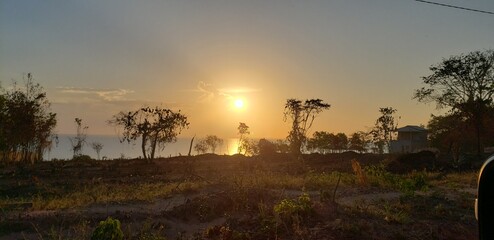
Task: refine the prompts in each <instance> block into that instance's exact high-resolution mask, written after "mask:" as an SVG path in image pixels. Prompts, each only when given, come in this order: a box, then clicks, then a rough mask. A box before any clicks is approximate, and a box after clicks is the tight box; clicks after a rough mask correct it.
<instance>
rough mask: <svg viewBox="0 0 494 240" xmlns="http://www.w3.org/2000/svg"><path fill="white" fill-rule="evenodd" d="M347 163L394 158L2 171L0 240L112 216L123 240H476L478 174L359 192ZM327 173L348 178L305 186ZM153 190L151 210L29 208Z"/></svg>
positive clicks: (86, 234) (69, 234)
mask: <svg viewBox="0 0 494 240" xmlns="http://www.w3.org/2000/svg"><path fill="white" fill-rule="evenodd" d="M352 159H356V160H357V161H358V162H359V163H360V165H361V166H362V168H364V169H367V168H366V167H367V166H373V165H378V164H387V165H390V164H389V163H390V162H393V161H394V159H395V157H394V156H387V155H372V154H357V153H342V154H330V155H318V154H312V155H306V156H304V159H303V160H300V159H291V158H290V157H289V156H287V155H273V156H268V157H244V156H240V155H237V156H217V155H201V156H195V157H175V158H167V159H158V160H155V161H154V162H153V163H143V162H142V160H140V159H134V160H120V161H83V162H70V161H68V162H57V163H49V162H45V163H42V164H38V165H35V166H28V167H25V166H22V167H21V166H3V167H2V168H0V187H1V188H0V197H2V199H3V200H4V201H3V203H2V204H1V205H0V206H1V210H2V211H1V216H0V217H1V219H0V220H1V223H0V239H89V238H90V236H91V233H92V231H93V230H94V228H95V227H96V226H97V224H98V223H99V221H102V220H104V219H106V218H107V217H108V216H111V217H112V218H114V219H118V220H119V221H120V222H121V226H122V230H123V232H124V235H125V238H126V239H477V238H478V235H477V234H478V233H477V224H476V221H475V218H474V213H473V202H474V198H475V193H476V186H475V179H474V177H475V176H474V174H471V173H465V174H458V173H443V172H434V171H433V170H428V171H427V172H428V175H427V185H426V188H424V189H420V190H416V191H412V192H410V191H408V192H403V191H402V190H400V189H399V188H396V187H390V186H388V185H386V184H381V183H379V181H381V179H384V178H376V179H377V180H375V181H374V180H368V183H359V182H358V178H357V176H355V173H354V171H353V169H352V164H351V160H352ZM394 164H395V165H396V163H394ZM401 170H402V169H401ZM333 172H338V173H340V175H341V174H344V176H345V177H344V178H342V177H340V178H339V179H337V180H336V178H334V179H333V180H328V181H332V182H331V183H328V184H325V182H324V181H325V180H324V179H322V180H321V183H319V182H317V183H318V184H321V185H317V184H315V183H314V182H315V181H316V180H317V179H316V180H311V179H309V178H311V177H313V176H318V177H321V176H322V177H326V176H329V175H328V174H329V173H333ZM414 172H415V171H414ZM266 174H269V175H268V176H269V177H268V178H266V177H264V176H266ZM400 174H402V175H403V176H408V175H406V174H407V173H400ZM402 175H400V176H402ZM259 176H262V177H259ZM331 176H333V175H331ZM334 176H336V175H334ZM393 176H394V175H393ZM322 177H321V178H322ZM370 177H371V176H369V178H370ZM403 178H405V177H403ZM342 179H343V180H342ZM400 179H401V178H400ZM340 180H341V181H340ZM317 181H319V180H317ZM373 181H374V182H373ZM157 182H158V183H167V184H169V185H172V186H173V190H172V191H170V194H167V195H166V196H157V197H154V198H152V199H147V200H135V196H128V197H129V198H128V199H127V200H123V201H106V202H105V201H97V200H95V201H94V202H93V203H89V204H82V205H81V206H77V207H70V206H69V207H63V208H57V207H47V208H42V207H36V206H37V205H36V204H35V203H36V196H37V195H36V194H38V195H39V194H41V195H43V194H44V193H41V191H48V190H47V188H46V186H50V187H49V188H48V189H49V190H50V189H51V190H50V191H54V192H56V191H55V190H53V189H52V188H56V189H58V187H60V189H62V188H64V189H65V191H69V190H67V189H66V188H76V187H75V186H79V187H80V186H88V188H89V187H90V186H92V185H94V184H108V185H111V184H127V185H130V184H133V185H135V186H136V187H139V186H141V184H154V183H157ZM195 182H201V183H204V185H201V186H200V187H198V188H194V189H191V190H184V189H185V187H184V186H185V184H186V183H195ZM271 182H275V183H271ZM292 182H293V183H292ZM299 182H301V185H300V184H299ZM42 186H45V187H44V188H43V187H42ZM54 186H57V187H54ZM111 186H113V185H111ZM300 186H302V187H300ZM53 194H55V195H56V194H58V193H53ZM304 194H307V197H308V198H309V199H310V203H309V204H308V205H304V206H305V208H304V209H303V210H300V209H302V208H298V205H297V204H299V205H301V203H302V200H301V199H302V198H301V197H302V196H305V195H304ZM29 196H31V197H29ZM97 197H98V196H96V197H95V199H96V198H97ZM7 198H10V199H11V200H10V201H6V200H5V199H7ZM12 199H16V201H12ZM21 200H22V201H21ZM282 203H287V204H288V205H289V204H292V205H293V204H294V206H295V207H293V206H292V207H291V208H287V209H289V210H286V211H289V214H288V215H287V212H286V211H285V210H279V209H280V207H279V206H281V205H282ZM288 205H287V206H288ZM277 206H278V210H276V209H277ZM290 206H291V205H290ZM301 206H302V205H301ZM50 208H52V209H50ZM290 209H291V210H290Z"/></svg>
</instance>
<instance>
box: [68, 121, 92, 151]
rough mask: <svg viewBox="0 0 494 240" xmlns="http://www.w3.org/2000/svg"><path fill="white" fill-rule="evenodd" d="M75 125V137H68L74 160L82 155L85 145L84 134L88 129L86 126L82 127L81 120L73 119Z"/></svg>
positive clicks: (85, 135)
mask: <svg viewBox="0 0 494 240" xmlns="http://www.w3.org/2000/svg"><path fill="white" fill-rule="evenodd" d="M75 123H76V125H77V130H76V135H75V137H73V138H71V137H69V140H70V143H71V145H72V152H73V157H74V158H75V157H77V156H80V155H82V148H83V147H84V145H85V144H86V138H87V134H86V132H87V129H88V128H89V127H88V126H82V119H80V118H75Z"/></svg>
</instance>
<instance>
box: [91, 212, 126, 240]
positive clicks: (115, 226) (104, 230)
mask: <svg viewBox="0 0 494 240" xmlns="http://www.w3.org/2000/svg"><path fill="white" fill-rule="evenodd" d="M120 239H123V232H122V229H121V228H120V221H119V220H118V219H113V218H111V217H108V218H107V219H106V220H105V221H101V222H99V225H98V227H97V228H96V229H95V230H94V232H93V235H92V236H91V240H120Z"/></svg>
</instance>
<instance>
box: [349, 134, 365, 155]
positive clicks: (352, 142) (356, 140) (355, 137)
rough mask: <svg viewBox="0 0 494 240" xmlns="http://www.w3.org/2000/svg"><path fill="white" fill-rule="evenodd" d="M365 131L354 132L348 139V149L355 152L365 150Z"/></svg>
mask: <svg viewBox="0 0 494 240" xmlns="http://www.w3.org/2000/svg"><path fill="white" fill-rule="evenodd" d="M367 142H368V140H367V133H365V132H361V131H360V132H355V133H353V134H352V136H351V137H350V139H349V147H348V148H349V149H350V150H354V151H357V152H365V150H366V147H367Z"/></svg>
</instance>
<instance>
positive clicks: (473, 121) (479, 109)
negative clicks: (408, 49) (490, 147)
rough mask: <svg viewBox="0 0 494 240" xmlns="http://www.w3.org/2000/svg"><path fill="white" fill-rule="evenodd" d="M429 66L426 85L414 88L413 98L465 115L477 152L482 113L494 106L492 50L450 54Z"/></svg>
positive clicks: (482, 128)
mask: <svg viewBox="0 0 494 240" xmlns="http://www.w3.org/2000/svg"><path fill="white" fill-rule="evenodd" d="M429 69H430V70H431V71H432V74H431V75H429V76H426V77H423V78H422V80H423V84H424V85H426V86H425V87H422V88H420V89H417V90H416V91H415V94H414V98H415V99H417V100H418V101H420V102H435V103H436V104H437V106H438V107H439V108H449V110H450V114H451V115H454V116H460V115H461V116H462V119H466V120H467V121H464V122H462V124H464V125H465V124H467V125H472V126H473V127H474V132H475V138H476V143H477V144H476V148H477V154H478V155H480V154H481V152H482V145H483V144H482V140H483V136H482V135H483V134H482V132H483V130H484V127H485V125H484V122H485V120H486V119H485V116H486V114H487V113H488V111H489V108H492V107H493V97H494V51H493V50H486V51H483V52H481V51H474V52H470V53H468V54H462V55H458V56H451V57H449V58H447V59H443V61H442V62H440V63H439V64H436V65H433V66H431V67H430V68H429ZM490 137H492V136H490Z"/></svg>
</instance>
